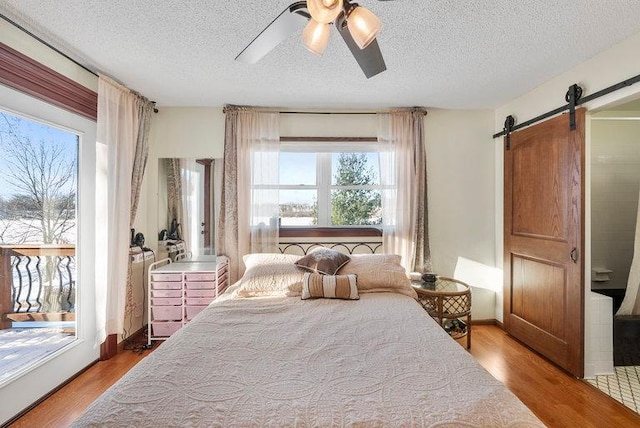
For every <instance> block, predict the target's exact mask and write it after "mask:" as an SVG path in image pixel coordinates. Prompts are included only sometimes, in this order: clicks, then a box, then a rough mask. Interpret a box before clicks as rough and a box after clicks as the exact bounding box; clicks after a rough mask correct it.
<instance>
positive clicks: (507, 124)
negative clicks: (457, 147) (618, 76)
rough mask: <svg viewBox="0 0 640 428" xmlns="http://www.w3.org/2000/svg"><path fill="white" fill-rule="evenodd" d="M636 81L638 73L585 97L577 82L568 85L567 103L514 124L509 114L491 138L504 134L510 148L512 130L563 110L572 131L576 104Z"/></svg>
mask: <svg viewBox="0 0 640 428" xmlns="http://www.w3.org/2000/svg"><path fill="white" fill-rule="evenodd" d="M638 82H640V74H639V75H637V76H634V77H632V78H630V79H627V80H623V81H622V82H618V83H616V84H615V85H611V86H609V87H607V88H604V89H602V90H600V91H598V92H594V93H593V94H591V95H587V96H585V97H582V93H583V91H582V88H581V87H580V86H579V85H578V84H573V85H571V86H569V90H568V91H567V93H566V94H565V97H564V99H565V101H566V102H567V104H565V105H563V106H561V107H558V108H556V109H553V110H550V111H548V112H546V113H544V114H541V115H540V116H536V117H534V118H533V119H530V120H527V121H526V122H522V123H519V124H517V125H516V119H515V117H514V116H512V115H509V116H507V118H506V119H505V121H504V129H503V130H502V131H500V132H498V133H497V134H493V138H498V137H502V136H503V135H504V136H505V144H506V149H507V150H510V149H511V138H510V135H509V134H511V133H512V132H513V131H517V130H518V129H521V128H524V127H526V126H529V125H533V124H534V123H536V122H540V121H541V120H544V119H546V118H548V117H551V116H555V115H557V114H560V113H562V112H563V111H565V110H569V129H570V130H572V131H573V130H575V129H576V107H577V106H579V105H581V104H585V103H587V102H589V101H592V100H595V99H596V98H600V97H602V96H604V95H607V94H610V93H611V92H615V91H617V90H619V89H622V88H626V87H627V86H631V85H633V84H634V83H638Z"/></svg>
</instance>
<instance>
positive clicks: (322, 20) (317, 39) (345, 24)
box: [236, 0, 390, 78]
mask: <svg viewBox="0 0 640 428" xmlns="http://www.w3.org/2000/svg"><path fill="white" fill-rule="evenodd" d="M378 1H390V0H378ZM331 24H333V25H334V26H335V27H336V30H338V33H340V35H341V36H342V38H343V39H344V42H345V43H346V45H347V47H348V48H349V50H350V51H351V54H352V55H353V57H354V58H355V59H356V61H357V62H358V65H359V66H360V68H361V69H362V71H363V72H364V74H365V76H367V78H370V77H372V76H375V75H376V74H379V73H382V72H383V71H385V70H386V69H387V66H386V64H385V62H384V58H383V57H382V53H381V52H380V47H379V46H378V42H377V40H376V36H377V35H378V33H379V32H380V29H381V28H382V23H381V22H380V20H379V19H378V18H377V17H376V16H375V15H374V14H373V13H372V12H371V11H369V10H368V9H366V8H364V7H362V6H360V5H359V4H358V3H354V2H352V1H350V0H306V1H296V2H294V3H292V4H291V5H289V6H288V7H287V8H286V9H285V10H284V11H282V13H280V15H278V16H277V17H276V19H274V20H273V21H272V22H271V24H269V25H267V27H266V28H265V29H264V30H262V31H261V32H260V34H258V36H257V37H256V38H255V39H253V40H252V41H251V43H249V44H248V45H247V47H245V48H244V49H243V50H242V52H240V54H239V55H238V56H237V57H236V61H242V62H246V63H249V64H253V63H255V62H257V61H258V60H260V58H262V57H263V56H265V55H266V54H267V53H269V52H270V51H271V50H272V49H273V48H275V47H276V46H277V45H278V44H280V42H282V41H283V40H284V39H286V38H287V37H289V35H291V34H292V33H294V32H296V31H299V30H300V29H301V28H303V27H304V31H303V32H302V40H303V42H304V44H305V46H306V47H307V49H309V50H310V51H311V52H313V53H314V54H316V55H322V53H323V52H324V50H325V48H326V47H327V43H328V41H329V33H330V27H329V26H330V25H331Z"/></svg>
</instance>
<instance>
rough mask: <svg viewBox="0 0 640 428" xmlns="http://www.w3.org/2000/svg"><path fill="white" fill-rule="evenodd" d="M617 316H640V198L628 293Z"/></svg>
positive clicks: (626, 292)
mask: <svg viewBox="0 0 640 428" xmlns="http://www.w3.org/2000/svg"><path fill="white" fill-rule="evenodd" d="M616 315H640V198H639V201H638V212H637V214H636V234H635V242H634V244H633V259H632V260H631V268H630V271H629V279H628V280H627V291H625V293H624V299H623V300H622V304H621V305H620V308H619V309H618V312H616Z"/></svg>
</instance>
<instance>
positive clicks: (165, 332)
mask: <svg viewBox="0 0 640 428" xmlns="http://www.w3.org/2000/svg"><path fill="white" fill-rule="evenodd" d="M180 327H182V323H181V322H152V323H151V334H152V335H153V336H160V337H162V336H171V335H172V334H173V333H175V332H176V331H178V330H180Z"/></svg>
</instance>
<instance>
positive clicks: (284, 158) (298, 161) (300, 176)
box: [280, 152, 316, 186]
mask: <svg viewBox="0 0 640 428" xmlns="http://www.w3.org/2000/svg"><path fill="white" fill-rule="evenodd" d="M280 184H284V185H298V184H304V185H311V186H313V185H315V184H316V154H315V153H292V152H280Z"/></svg>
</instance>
